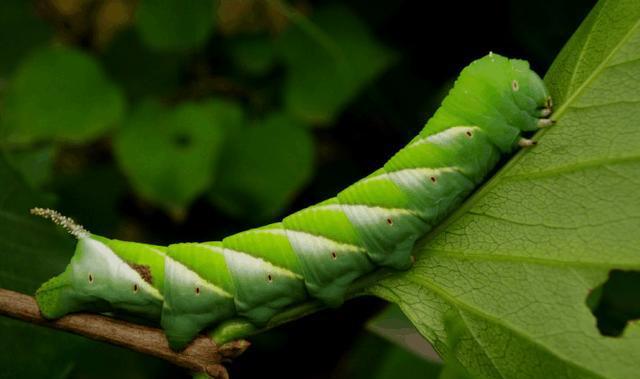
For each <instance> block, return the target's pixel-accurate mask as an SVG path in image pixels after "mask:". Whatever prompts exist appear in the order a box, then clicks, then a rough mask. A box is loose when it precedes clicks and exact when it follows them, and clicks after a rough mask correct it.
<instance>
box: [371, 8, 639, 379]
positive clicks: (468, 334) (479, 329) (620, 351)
mask: <svg viewBox="0 0 640 379" xmlns="http://www.w3.org/2000/svg"><path fill="white" fill-rule="evenodd" d="M545 81H546V82H547V83H548V85H549V87H550V89H551V91H552V95H553V98H554V101H555V102H556V104H557V105H558V106H557V108H556V111H555V114H554V118H556V119H557V121H558V123H557V124H556V125H555V126H553V127H550V128H549V129H547V130H544V131H542V132H540V133H539V134H538V137H539V141H540V143H539V145H538V146H537V147H535V148H533V149H530V150H527V151H523V152H520V153H519V154H518V155H516V156H515V157H514V158H513V159H512V160H511V161H510V162H509V163H508V164H507V165H506V166H505V167H503V168H502V170H500V171H499V172H498V174H496V175H495V177H493V178H492V179H491V180H490V181H489V182H488V183H487V184H486V185H485V186H484V187H483V188H482V189H480V190H479V191H478V192H477V193H476V194H474V195H473V196H472V197H471V198H470V199H469V200H468V201H467V202H466V203H465V204H464V205H463V206H462V207H461V208H460V209H459V210H458V211H457V212H456V213H455V214H454V215H452V217H450V218H449V219H448V220H447V221H445V222H444V223H443V224H442V225H441V226H439V227H438V228H437V229H436V230H435V231H434V232H432V233H431V234H430V235H429V236H427V237H426V238H425V239H424V240H423V241H422V242H421V243H420V244H419V246H418V248H417V250H416V254H417V255H418V260H417V262H416V264H415V267H414V268H413V269H412V270H410V271H408V272H406V273H402V274H399V275H396V276H394V277H391V278H389V279H387V280H384V281H382V282H380V283H379V284H378V285H376V286H374V287H373V288H372V289H371V292H373V293H374V294H377V295H379V296H381V297H384V298H386V299H388V300H391V301H394V302H397V303H398V304H399V305H400V306H401V308H402V309H403V311H404V312H405V313H406V314H407V316H408V317H409V318H410V319H411V320H412V321H413V322H414V323H415V325H416V326H417V327H418V329H419V330H420V332H421V333H422V334H423V335H424V336H425V337H427V338H428V339H429V340H430V341H431V342H432V343H433V344H434V346H435V348H436V349H437V350H438V351H439V352H440V353H441V354H442V355H444V357H445V358H447V356H448V354H449V353H451V352H452V350H453V349H451V346H449V345H448V340H449V339H448V337H449V335H450V334H451V333H452V331H451V328H449V327H447V325H446V322H445V320H447V319H451V318H452V319H454V320H456V321H457V323H458V324H460V325H462V326H463V329H462V331H458V332H459V333H460V338H459V339H458V344H457V346H456V348H455V350H454V351H453V353H452V356H451V358H455V359H456V360H458V361H459V362H460V363H461V364H462V365H463V366H464V367H465V369H467V370H468V371H469V372H470V373H471V374H472V375H473V377H478V378H481V377H487V378H498V377H503V378H514V377H518V378H542V377H549V378H574V377H580V378H635V377H637V375H638V372H640V328H639V323H638V322H632V323H630V324H629V325H627V328H626V330H625V332H624V334H623V335H622V336H621V337H619V338H611V337H604V336H602V335H600V333H599V331H598V329H597V327H596V320H595V318H594V316H593V315H592V314H591V312H590V310H589V308H588V306H587V304H586V299H587V296H588V293H589V291H590V290H591V289H593V288H596V287H597V286H598V285H599V284H601V283H602V282H603V281H604V280H605V279H606V277H607V275H608V273H609V271H610V270H612V269H626V270H640V254H639V252H638V246H640V233H638V230H640V195H639V192H638V186H639V184H640V182H639V180H640V179H639V178H640V156H639V155H638V152H639V151H640V129H639V128H638V120H640V7H639V6H638V2H637V0H609V1H607V0H605V1H601V2H600V3H599V4H598V5H597V6H596V7H595V8H594V9H593V11H592V12H591V13H590V15H589V16H588V17H587V19H586V20H585V21H584V22H583V24H582V25H581V26H580V28H579V29H578V31H577V32H576V33H575V35H574V36H573V37H572V39H571V40H570V41H569V43H568V44H567V45H566V46H565V48H564V49H563V50H562V52H561V53H560V55H559V56H558V58H557V59H556V60H555V62H554V64H553V66H552V67H551V69H550V70H549V72H548V74H547V76H546V78H545Z"/></svg>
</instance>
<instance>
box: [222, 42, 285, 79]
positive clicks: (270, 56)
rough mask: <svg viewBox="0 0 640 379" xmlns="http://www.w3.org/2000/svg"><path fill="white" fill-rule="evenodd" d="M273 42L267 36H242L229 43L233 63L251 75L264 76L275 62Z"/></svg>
mask: <svg viewBox="0 0 640 379" xmlns="http://www.w3.org/2000/svg"><path fill="white" fill-rule="evenodd" d="M275 53H276V52H275V49H274V46H273V41H272V39H271V38H270V37H269V36H264V35H255V36H253V35H252V36H242V37H239V38H236V39H235V40H233V41H231V45H230V55H231V59H233V63H234V64H235V65H236V66H238V67H239V68H241V69H242V70H244V71H246V72H247V73H249V74H252V75H265V74H267V73H268V72H269V70H271V69H272V68H273V66H274V64H275V61H276V54H275Z"/></svg>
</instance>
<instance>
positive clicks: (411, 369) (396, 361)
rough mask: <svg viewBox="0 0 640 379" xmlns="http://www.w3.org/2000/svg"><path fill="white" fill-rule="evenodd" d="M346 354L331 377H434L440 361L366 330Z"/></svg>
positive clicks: (410, 378) (382, 378)
mask: <svg viewBox="0 0 640 379" xmlns="http://www.w3.org/2000/svg"><path fill="white" fill-rule="evenodd" d="M372 357H375V359H372ZM347 358H348V359H344V360H343V363H342V364H341V365H340V366H339V367H338V369H337V370H336V371H335V372H334V373H333V374H332V375H331V377H332V378H333V377H335V378H338V379H342V378H345V379H346V378H349V379H365V378H366V379H396V378H402V379H436V378H438V374H439V373H440V371H441V370H442V367H441V365H440V364H438V363H434V362H430V361H426V360H424V359H422V358H421V357H419V356H417V355H414V354H412V353H410V352H408V351H406V350H404V349H402V348H400V347H398V346H396V345H393V344H391V343H389V342H387V341H386V340H384V339H382V338H380V337H378V336H375V335H373V334H369V333H366V334H363V335H362V336H360V337H359V338H358V339H357V340H356V342H355V344H354V346H353V348H352V349H351V350H350V351H349V352H348V355H347Z"/></svg>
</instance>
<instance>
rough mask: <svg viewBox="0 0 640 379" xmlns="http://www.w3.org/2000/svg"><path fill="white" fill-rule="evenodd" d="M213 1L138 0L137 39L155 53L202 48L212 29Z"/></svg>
mask: <svg viewBox="0 0 640 379" xmlns="http://www.w3.org/2000/svg"><path fill="white" fill-rule="evenodd" d="M213 15H214V13H213V1H212V0H141V1H140V3H139V4H138V10H137V12H136V18H137V19H136V25H137V27H138V32H139V33H140V37H141V38H142V40H143V41H144V43H146V44H147V45H148V46H149V47H151V48H153V49H156V50H165V51H175V50H188V49H192V48H197V47H199V46H202V45H203V44H204V43H205V42H206V40H207V38H208V37H209V35H210V34H211V30H212V28H213Z"/></svg>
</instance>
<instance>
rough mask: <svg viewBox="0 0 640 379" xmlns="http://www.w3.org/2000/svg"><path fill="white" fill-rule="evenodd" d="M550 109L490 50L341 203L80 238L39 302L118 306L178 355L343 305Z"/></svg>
mask: <svg viewBox="0 0 640 379" xmlns="http://www.w3.org/2000/svg"><path fill="white" fill-rule="evenodd" d="M550 114H551V99H550V97H549V93H548V91H547V89H546V87H545V86H544V83H543V82H542V80H541V79H540V77H539V76H538V75H537V74H536V73H534V72H533V71H531V70H530V69H529V65H528V63H527V62H526V61H523V60H516V59H507V58H504V57H502V56H499V55H496V54H489V55H487V56H485V57H483V58H481V59H478V60H476V61H474V62H473V63H471V64H470V65H469V66H467V67H466V68H465V69H464V70H463V71H462V73H461V74H460V76H459V78H458V79H457V81H456V83H455V85H454V87H453V89H452V90H451V91H450V93H449V95H448V96H447V97H446V98H445V99H444V101H443V103H442V106H441V107H440V108H439V109H438V110H437V112H436V113H435V114H434V116H433V117H432V118H431V119H430V120H429V121H428V122H427V124H426V126H425V127H424V129H423V130H422V131H421V132H420V134H419V135H418V136H416V137H415V138H414V139H413V140H412V141H411V142H410V143H409V144H408V145H407V146H406V147H404V148H403V149H402V150H400V151H399V152H398V153H396V154H395V155H394V156H393V157H392V158H391V159H390V160H389V161H388V162H386V163H385V164H384V166H383V167H382V168H380V169H379V170H377V171H375V172H374V173H372V174H371V175H369V176H368V177H366V178H364V179H362V180H360V181H358V182H356V183H355V184H353V185H351V186H349V187H348V188H346V189H345V190H343V191H342V192H340V193H339V194H338V195H337V196H336V197H334V198H331V199H329V200H326V201H324V202H322V203H319V204H317V205H314V206H311V207H309V208H306V209H303V210H300V211H298V212H296V213H294V214H292V215H290V216H288V217H286V218H284V219H283V220H282V221H281V222H277V223H274V224H271V225H267V226H264V227H261V228H257V229H252V230H248V231H245V232H241V233H238V234H235V235H232V236H230V237H227V238H225V239H223V240H222V241H219V242H207V243H181V244H174V245H170V246H168V247H161V246H153V245H147V244H141V243H135V242H125V241H118V240H112V239H107V238H104V237H100V236H96V235H92V234H89V233H88V232H85V233H84V234H79V235H77V237H78V244H77V247H76V251H75V254H74V256H73V258H72V259H71V262H70V264H69V266H68V267H67V268H66V270H65V271H64V272H63V273H62V274H61V275H59V276H57V277H55V278H53V279H51V280H49V281H48V282H46V283H45V284H43V285H42V287H41V288H40V289H39V290H38V292H37V294H36V298H37V301H38V304H39V305H40V309H41V311H42V313H43V315H44V316H45V317H47V318H57V317H60V316H62V315H64V314H66V313H69V312H75V311H80V310H89V311H107V310H118V311H124V312H129V313H132V314H136V315H141V316H145V317H148V318H151V319H155V320H160V323H161V325H162V327H163V328H164V330H165V331H166V334H167V337H168V340H169V341H170V344H171V346H172V347H174V348H182V347H184V346H185V345H186V344H187V343H188V342H189V341H191V340H192V339H193V338H194V336H195V335H196V334H197V333H199V332H200V331H201V330H203V329H204V328H207V327H210V326H215V325H218V324H220V323H221V322H223V321H227V320H233V319H242V320H247V321H249V322H250V323H251V324H253V325H255V326H256V327H260V326H263V325H264V324H265V323H266V322H268V321H269V319H271V318H272V317H273V316H274V315H275V314H277V313H278V312H280V311H282V310H283V308H285V307H287V306H290V305H292V304H296V303H300V302H302V301H304V300H305V299H308V298H310V297H311V298H316V299H319V300H321V301H322V302H324V303H326V304H327V305H329V306H337V305H339V304H341V302H342V301H343V300H344V298H345V293H346V291H347V288H348V287H349V285H350V283H352V282H353V281H354V280H355V279H357V278H359V277H361V276H362V275H364V274H367V273H369V272H371V271H373V270H374V269H376V268H377V267H389V268H393V269H399V270H402V269H407V268H408V267H409V266H410V265H411V261H412V258H411V251H412V248H413V245H414V243H415V241H416V240H417V239H418V238H419V237H421V236H423V235H424V234H425V233H427V232H428V231H429V230H431V229H432V228H433V227H434V226H435V225H437V224H438V222H439V221H441V220H442V219H443V218H444V217H445V216H446V215H448V214H449V213H450V212H451V210H452V209H454V208H455V207H456V206H457V205H459V204H460V202H461V201H462V200H463V199H464V198H465V197H466V196H468V195H469V193H470V192H471V191H472V190H473V189H474V188H476V187H477V186H478V185H479V183H481V182H482V181H483V179H484V178H485V177H486V175H487V173H488V172H490V171H491V170H492V169H493V168H494V167H495V165H496V163H497V162H498V160H499V159H500V158H501V156H502V155H506V154H510V153H512V152H513V150H514V149H516V148H518V146H519V145H520V146H527V145H530V144H532V141H530V140H527V139H524V138H523V137H522V134H523V132H531V131H535V130H537V129H539V128H540V127H542V126H546V125H550V124H551V121H550V119H549V118H548V117H549V116H550Z"/></svg>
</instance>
